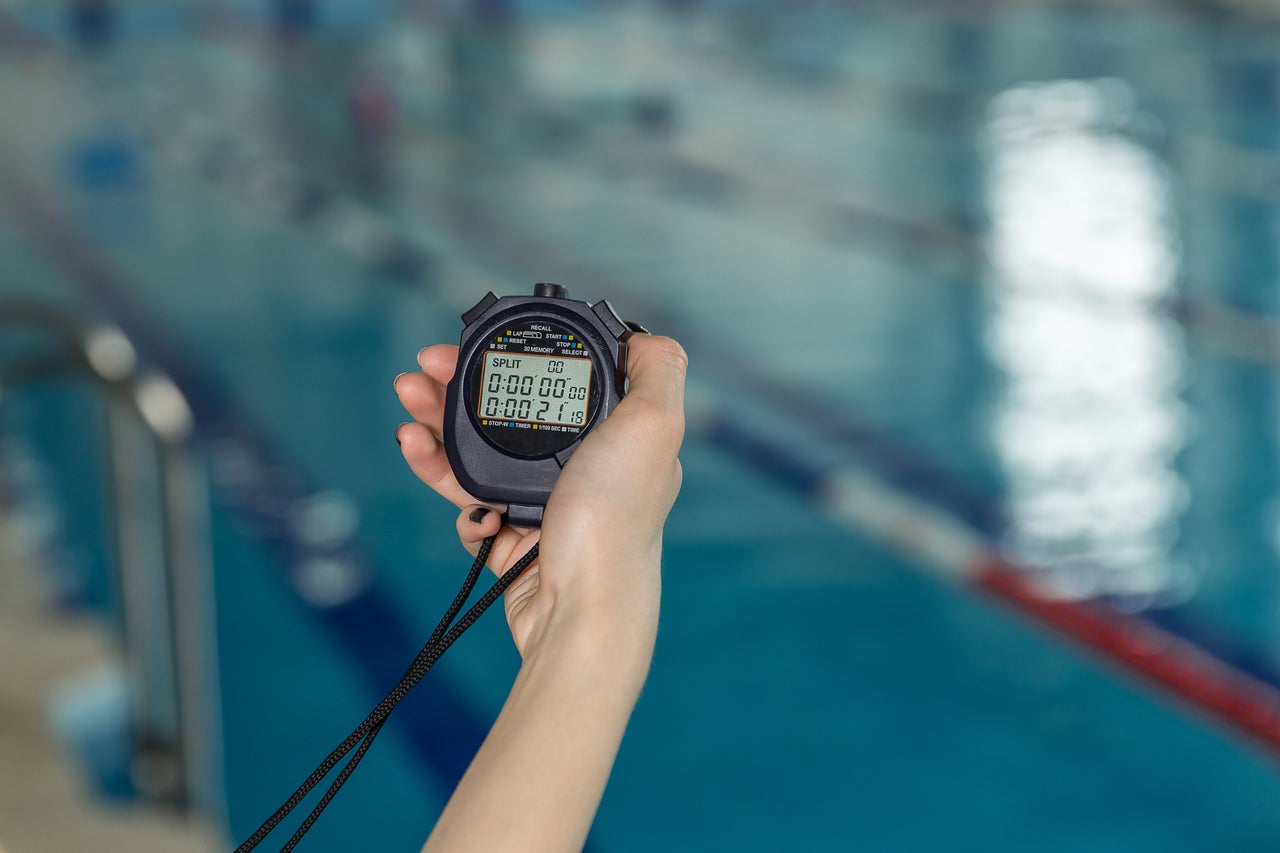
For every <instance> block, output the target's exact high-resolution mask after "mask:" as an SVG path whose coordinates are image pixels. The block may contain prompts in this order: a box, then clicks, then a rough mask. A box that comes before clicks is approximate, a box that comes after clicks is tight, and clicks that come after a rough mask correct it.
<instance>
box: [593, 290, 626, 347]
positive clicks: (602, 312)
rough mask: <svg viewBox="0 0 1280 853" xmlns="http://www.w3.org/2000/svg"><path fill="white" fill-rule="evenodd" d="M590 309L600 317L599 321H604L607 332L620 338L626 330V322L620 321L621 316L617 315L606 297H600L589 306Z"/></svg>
mask: <svg viewBox="0 0 1280 853" xmlns="http://www.w3.org/2000/svg"><path fill="white" fill-rule="evenodd" d="M591 310H592V311H594V312H595V314H596V316H597V317H599V318H600V322H602V323H604V326H605V328H606V329H608V330H609V334H611V335H613V336H614V337H615V338H620V337H622V336H623V334H625V333H626V331H627V324H626V323H624V322H622V318H621V317H619V316H618V312H617V311H614V310H613V306H612V305H610V304H609V301H608V300H607V299H601V300H600V301H599V302H597V303H596V304H595V305H592V306H591Z"/></svg>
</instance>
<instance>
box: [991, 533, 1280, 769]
mask: <svg viewBox="0 0 1280 853" xmlns="http://www.w3.org/2000/svg"><path fill="white" fill-rule="evenodd" d="M974 583H975V584H976V585H977V586H978V587H979V588H981V589H984V590H986V591H987V592H989V593H991V594H992V595H994V596H996V597H997V598H1000V599H1002V600H1004V601H1006V602H1008V603H1009V604H1010V605H1011V606H1013V607H1014V608H1016V609H1018V610H1021V611H1025V612H1027V613H1029V614H1030V615H1032V616H1034V617H1036V618H1037V619H1038V620H1039V621H1041V622H1044V623H1046V624H1048V625H1051V626H1053V627H1054V628H1056V629H1058V630H1059V631H1060V632H1061V633H1063V634H1066V635H1067V636H1069V637H1071V638H1072V639H1075V640H1077V641H1078V642H1079V643H1081V644H1082V645H1084V646H1087V647H1089V648H1091V649H1094V650H1095V651H1097V652H1098V653H1099V654H1101V655H1102V656H1103V657H1105V658H1106V659H1108V660H1112V661H1115V662H1116V663H1117V664H1118V665H1120V666H1121V667H1123V668H1124V669H1126V670H1128V671H1130V672H1133V673H1135V674H1137V675H1139V676H1141V677H1142V678H1144V679H1145V680H1147V681H1148V682H1151V683H1153V684H1155V685H1157V686H1159V687H1161V688H1163V689H1164V690H1165V691H1167V692H1168V693H1170V694H1172V695H1173V696H1174V697H1176V698H1178V699H1180V700H1182V701H1183V702H1185V703H1186V704H1188V705H1190V706H1192V707H1194V708H1196V709H1198V710H1200V711H1202V712H1204V713H1205V714H1207V715H1208V716H1210V717H1212V718H1214V719H1216V720H1218V721H1219V722H1221V723H1223V724H1225V725H1227V726H1229V727H1230V728H1232V729H1235V730H1237V731H1240V732H1242V733H1244V734H1245V735H1247V736H1249V737H1250V738H1251V739H1253V740H1255V741H1257V742H1259V743H1260V744H1262V745H1264V746H1266V747H1268V748H1269V749H1271V750H1273V751H1275V752H1277V753H1280V691H1277V690H1276V689H1275V688H1273V687H1272V686H1270V685H1269V684H1265V683H1263V682H1261V681H1258V680H1257V679H1255V678H1252V677H1250V676H1248V675H1246V674H1245V673H1243V672H1240V671H1239V670H1237V669H1234V668H1232V667H1230V666H1228V665H1227V664H1225V663H1223V662H1222V661H1220V660H1218V659H1217V658H1214V657H1212V656H1210V655H1208V654H1206V653H1205V652H1204V651H1203V650H1202V649H1200V648H1199V647H1198V646H1196V645H1194V644H1192V643H1190V642H1188V641H1187V640H1184V639H1182V638H1180V637H1177V636H1175V635H1173V634H1171V633H1169V632H1167V631H1164V630H1162V629H1161V628H1159V627H1157V626H1155V625H1153V624H1151V623H1150V622H1147V621H1145V620H1143V619H1140V618H1138V617H1136V616H1130V615H1128V614H1126V613H1122V612H1120V611H1118V610H1115V609H1114V608H1111V607H1106V606H1103V605H1100V604H1095V603H1090V602H1087V601H1084V602H1082V601H1064V600H1059V599H1052V598H1049V597H1047V596H1046V595H1045V594H1044V593H1043V592H1041V591H1039V590H1038V589H1036V587H1035V584H1034V578H1033V577H1032V576H1030V574H1029V572H1028V571H1027V570H1024V569H1019V568H1018V567H1016V566H1014V565H1011V564H1009V563H1008V562H1006V561H1004V560H1002V559H1000V558H999V557H995V556H990V557H988V558H987V559H985V560H983V561H982V562H981V563H979V565H978V569H977V572H976V574H975V576H974Z"/></svg>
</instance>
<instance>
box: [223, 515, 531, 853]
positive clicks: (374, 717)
mask: <svg viewBox="0 0 1280 853" xmlns="http://www.w3.org/2000/svg"><path fill="white" fill-rule="evenodd" d="M496 538H497V535H496V534H495V535H494V536H490V537H489V538H488V539H486V540H484V542H483V543H482V544H481V546H480V552H479V553H478V554H477V555H476V559H475V562H473V563H472V564H471V570H470V571H469V572H467V578H466V580H465V581H463V582H462V588H461V589H459V590H458V595H457V596H456V597H455V598H454V599H453V603H452V604H450V605H449V609H448V611H446V612H445V614H444V618H443V619H441V620H440V623H439V624H438V625H436V628H435V630H434V631H432V632H431V637H430V638H429V639H428V640H427V642H426V645H424V646H423V647H422V650H421V651H419V652H418V655H417V657H415V658H414V659H413V663H411V664H409V668H408V669H407V670H405V673H404V675H402V676H400V680H399V681H398V682H397V683H396V686H395V687H393V688H391V691H390V692H389V693H387V695H386V696H384V697H382V701H381V702H379V703H378V704H377V706H376V707H375V708H374V709H373V710H372V711H370V712H369V715H368V716H367V717H365V718H364V721H363V722H361V723H360V725H358V726H356V728H355V730H354V731H352V732H351V734H349V735H347V736H346V738H345V739H344V740H343V741H342V743H340V744H338V746H337V747H336V748H335V749H334V750H333V752H331V753H329V755H328V757H326V758H325V760H324V761H322V762H320V765H319V766H318V767H316V769H315V770H313V771H312V772H311V775H310V776H308V777H307V778H306V780H305V781H304V782H303V783H302V784H301V785H299V786H298V790H296V791H294V792H293V795H292V796H290V797H289V799H287V800H285V802H284V805H282V806H280V808H278V809H276V811H275V813H274V814H272V815H271V817H269V818H267V819H266V820H265V821H264V822H263V824H262V826H260V827H258V828H257V830H255V831H254V833H253V835H250V836H249V837H248V838H247V839H245V841H244V843H243V844H241V845H240V846H239V847H237V848H236V849H235V853H248V851H250V850H252V849H253V848H255V847H257V846H258V845H259V844H260V843H262V841H263V839H265V838H266V837H267V836H268V835H270V834H271V832H272V830H274V829H275V828H276V827H277V826H278V825H279V824H280V822H281V821H282V820H284V819H285V818H286V817H288V815H289V813H290V812H292V811H293V810H294V809H295V808H297V807H298V804H299V803H301V802H302V801H303V799H305V798H306V796H307V794H309V793H310V792H311V790H312V789H313V788H315V787H316V786H317V785H319V784H320V782H321V781H323V780H324V777H326V776H328V775H329V774H330V773H331V772H332V771H333V768H335V767H337V766H338V762H339V761H341V760H342V759H343V757H344V756H345V755H346V754H347V753H349V752H351V750H352V749H355V754H354V755H352V756H351V758H350V759H349V760H348V761H347V763H346V765H345V766H344V767H343V768H342V770H341V771H340V772H339V773H338V775H337V777H335V778H334V780H333V783H332V784H330V785H329V790H327V791H325V793H324V796H323V797H322V798H321V799H320V802H318V803H316V806H315V808H313V809H312V810H311V814H309V815H307V819H306V820H304V821H303V822H302V824H301V825H300V826H299V827H298V829H297V831H296V832H294V833H293V837H292V838H290V839H289V841H288V842H287V843H286V844H285V845H284V846H283V847H281V848H280V853H288V851H290V850H292V849H293V848H294V847H296V846H297V844H298V842H299V841H301V840H302V836H304V835H306V834H307V830H309V829H311V827H312V825H314V824H315V822H316V818H318V817H320V813H321V812H322V811H324V809H325V807H326V806H328V805H329V802H330V801H331V800H332V799H333V798H334V796H335V795H336V794H337V793H338V791H339V790H341V789H342V786H343V785H344V784H346V781H347V779H348V778H350V777H351V774H352V773H353V772H355V769H356V766H357V765H359V763H360V760H361V759H362V758H364V754H365V753H366V752H368V751H369V747H370V745H372V744H373V741H374V738H376V737H377V736H378V732H380V731H382V727H383V725H384V724H385V723H386V722H387V717H389V716H390V715H391V712H392V711H393V710H395V707H396V705H398V704H400V700H401V699H403V698H404V697H405V696H407V695H408V694H409V691H410V690H412V689H413V688H414V686H415V685H416V684H417V683H418V682H419V681H421V680H422V676H424V675H426V674H427V670H429V669H431V667H432V666H434V665H435V662H436V661H438V660H439V659H440V656H441V655H443V654H444V653H445V652H446V651H448V650H449V647H450V646H452V645H453V644H454V641H456V640H457V639H458V638H459V637H461V636H462V633H463V632H464V631H466V630H467V629H468V628H470V627H471V626H472V625H474V624H475V622H476V620H477V619H479V618H480V616H481V614H483V613H484V612H485V611H486V610H488V609H489V605H491V604H493V603H494V602H495V601H497V600H498V597H499V596H501V595H502V594H503V593H504V592H506V590H507V587H509V586H511V583H512V582H513V581H514V580H515V579H516V578H518V577H519V576H520V573H521V572H523V571H524V570H525V569H526V568H528V566H529V564H530V563H532V562H533V561H534V560H536V559H537V558H538V546H537V544H535V545H534V546H533V547H532V548H530V549H529V553H527V554H525V555H524V556H523V557H521V558H520V559H519V560H518V561H517V562H516V563H515V565H513V566H512V567H511V568H509V569H507V571H506V573H505V574H503V575H502V577H500V578H498V580H497V581H496V582H495V583H494V585H493V586H491V587H490V588H489V591H488V592H486V593H485V594H484V595H483V596H481V597H480V599H479V600H478V601H477V602H476V603H475V604H473V605H471V609H469V610H468V611H467V612H466V613H464V614H463V615H462V618H461V619H458V621H457V623H456V624H454V625H453V627H452V628H450V627H449V625H450V623H452V622H453V620H454V618H455V617H457V615H458V612H459V611H460V610H462V605H464V604H466V603H467V599H468V598H470V597H471V591H472V590H473V589H475V586H476V581H477V580H479V578H480V573H481V572H482V571H484V564H485V562H486V561H487V560H488V559H489V551H490V550H491V549H492V548H493V541H494V539H496ZM357 744H359V747H358V748H357V746H356V745H357Z"/></svg>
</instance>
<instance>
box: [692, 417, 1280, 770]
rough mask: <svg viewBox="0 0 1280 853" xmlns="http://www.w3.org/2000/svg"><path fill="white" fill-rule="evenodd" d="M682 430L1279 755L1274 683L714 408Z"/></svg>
mask: <svg viewBox="0 0 1280 853" xmlns="http://www.w3.org/2000/svg"><path fill="white" fill-rule="evenodd" d="M689 429H690V432H691V433H692V434H694V435H696V436H697V437H698V438H699V439H701V440H702V441H703V442H705V443H707V444H710V445H711V446H713V447H715V448H717V449H718V450H720V451H722V452H724V453H725V454H727V455H728V456H730V457H732V458H733V459H735V460H737V461H738V462H739V463H741V464H742V465H744V466H746V467H748V468H751V469H754V470H756V471H757V472H759V473H761V474H763V475H765V476H766V477H768V478H769V479H770V480H771V481H772V482H774V483H777V484H779V485H782V486H785V487H787V488H789V489H790V490H791V491H793V492H797V493H799V494H800V495H801V496H803V497H804V498H805V499H807V500H809V501H812V502H814V503H817V504H818V505H819V506H821V507H822V508H823V509H824V510H825V511H826V512H827V513H828V514H829V515H830V516H831V517H833V518H835V519H836V520H837V521H839V522H841V523H842V524H844V525H846V526H848V527H850V528H851V529H853V530H854V531H856V532H858V533H861V534H870V535H871V537H872V538H873V539H875V540H876V541H879V542H881V543H882V544H884V545H886V546H887V547H889V548H890V549H891V550H893V551H895V552H897V553H899V554H901V555H903V556H905V557H907V558H908V559H909V561H910V562H912V563H913V564H915V565H917V566H920V567H921V568H923V569H924V570H925V571H926V572H927V573H928V574H931V575H934V576H935V577H937V578H939V579H941V580H944V581H946V582H950V583H955V584H958V585H960V586H963V587H967V588H969V589H972V590H975V591H977V592H980V593H982V594H984V595H986V596H987V597H990V598H993V599H995V600H997V601H999V602H1000V603H1002V604H1004V605H1005V606H1006V608H1007V609H1009V610H1011V611H1013V612H1014V613H1017V614H1020V615H1021V616H1023V617H1024V618H1026V619H1027V620H1028V621H1029V622H1031V623H1033V624H1037V625H1039V626H1041V627H1042V628H1045V629H1048V630H1051V631H1052V632H1054V633H1056V634H1058V635H1060V636H1063V637H1065V638H1067V639H1069V640H1071V641H1072V642H1074V643H1075V644H1076V645H1077V646H1079V647H1082V648H1084V649H1085V650H1087V651H1089V652H1091V653H1092V656H1093V657H1094V658H1095V659H1096V660H1099V661H1101V662H1102V663H1103V664H1105V665H1107V666H1109V667H1110V668H1112V669H1113V670H1115V671H1118V672H1120V673H1122V674H1125V675H1129V676H1133V677H1136V679H1137V680H1138V681H1140V682H1141V683H1144V684H1146V685H1149V686H1151V687H1154V688H1156V689H1157V691H1158V693H1159V694H1160V695H1164V696H1166V697H1169V698H1171V699H1173V700H1175V702H1176V703H1177V704H1178V705H1180V706H1182V707H1184V708H1187V709H1190V710H1192V711H1194V712H1197V713H1198V714H1199V715H1201V716H1203V717H1204V718H1207V719H1209V720H1212V721H1213V722H1214V723H1216V724H1217V725H1218V726H1219V727H1221V728H1223V729H1225V730H1227V731H1230V732H1234V733H1236V734H1238V735H1240V736H1242V737H1243V738H1245V739H1246V740H1247V742H1249V743H1251V744H1254V745H1257V746H1260V747H1262V748H1263V749H1264V750H1265V752H1266V753H1267V754H1268V755H1269V756H1270V757H1271V758H1273V759H1276V760H1280V688H1277V686H1276V685H1275V684H1274V683H1268V682H1267V681H1265V680H1263V679H1262V678H1260V677H1258V676H1257V675H1255V674H1252V673H1249V672H1246V671H1243V670H1242V669H1240V668H1239V667H1237V666H1234V665H1232V664H1231V663H1229V662H1227V661H1224V660H1222V659H1220V658H1218V657H1215V656H1214V655H1212V654H1210V653H1209V652H1208V651H1206V650H1205V649H1203V648H1202V647H1201V646H1200V645H1198V644H1197V643H1195V642H1193V641H1192V640H1189V639H1187V638H1185V637H1182V636H1178V635H1176V634H1173V633H1171V632H1169V631H1168V630H1165V629H1164V628H1162V627H1160V626H1159V625H1157V624H1155V623H1153V622H1151V621H1150V620H1148V619H1144V618H1143V617H1140V616H1137V615H1135V614H1131V613H1127V612H1124V611H1122V610H1120V609H1118V608H1116V607H1114V606H1112V605H1110V604H1108V603H1107V602H1106V601H1104V600H1097V599H1094V600H1075V599H1064V598H1060V597H1056V596H1054V595H1053V594H1051V593H1050V592H1049V591H1048V589H1047V588H1046V586H1045V585H1044V584H1043V583H1041V581H1040V579H1039V578H1038V577H1037V572H1036V570H1035V567H1033V566H1030V565H1026V564H1021V563H1018V562H1016V561H1015V560H1013V559H1011V558H1009V557H1006V556H1004V555H1002V554H1000V553H999V552H998V551H997V550H996V549H995V548H994V547H993V546H992V544H991V543H990V541H989V540H988V539H987V537H985V536H984V535H983V534H982V533H980V532H979V531H976V530H974V529H972V528H971V527H969V526H968V525H966V524H964V523H963V522H962V521H960V520H958V519H955V518H953V517H951V516H949V515H947V514H946V513H945V512H944V511H940V510H939V509H938V508H937V507H935V506H932V505H930V504H929V503H928V501H927V500H922V499H920V498H919V497H918V496H916V495H912V494H909V493H907V492H904V491H902V490H899V489H897V488H895V487H894V486H893V485H892V484H889V483H886V482H884V481H883V480H881V479H879V478H877V477H875V476H872V475H870V474H868V473H866V472H863V471H856V470H852V469H850V470H845V471H830V470H827V469H823V468H819V467H816V466H812V465H807V464H805V463H803V462H801V461H799V460H797V459H796V458H795V457H794V455H793V453H792V452H791V451H790V450H789V449H788V448H787V447H786V446H785V445H783V444H781V443H778V442H776V441H771V440H770V439H767V438H762V437H761V436H759V435H755V434H752V433H751V432H749V431H747V430H745V429H743V428H742V427H741V426H740V425H739V424H737V423H736V422H735V421H734V420H732V419H729V418H723V417H719V416H717V415H716V414H715V413H714V412H701V413H697V414H695V415H694V416H693V417H691V418H690V422H689Z"/></svg>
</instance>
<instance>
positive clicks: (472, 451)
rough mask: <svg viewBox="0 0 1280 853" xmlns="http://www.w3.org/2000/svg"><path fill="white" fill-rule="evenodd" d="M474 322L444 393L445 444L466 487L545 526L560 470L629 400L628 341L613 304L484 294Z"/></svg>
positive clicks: (628, 328)
mask: <svg viewBox="0 0 1280 853" xmlns="http://www.w3.org/2000/svg"><path fill="white" fill-rule="evenodd" d="M462 322H463V323H464V324H465V326H466V328H464V329H463V331H462V338H461V341H460V343H459V346H458V367H457V370H456V372H455V373H454V375H453V379H452V380H450V382H449V387H448V390H447V396H446V400H445V417H444V446H445V451H446V452H447V454H448V457H449V464H450V466H451V467H452V468H453V473H454V476H456V477H457V479H458V482H459V484H461V485H462V487H463V488H464V489H466V490H467V491H468V492H470V493H471V495H473V496H474V497H476V498H477V499H479V500H482V501H486V502H493V503H504V504H506V505H507V522H508V523H509V524H511V525H513V526H516V527H540V526H541V525H542V511H543V508H544V507H545V506H546V503H547V499H548V498H549V497H550V496H551V488H552V486H554V485H555V481H556V478H557V477H558V476H559V474H560V469H561V468H563V467H564V465H565V463H566V462H567V461H568V460H569V457H570V456H571V455H572V454H573V452H574V451H575V450H577V449H578V447H579V446H580V445H581V444H582V440H583V439H584V438H585V437H586V436H587V435H588V434H589V433H590V432H591V430H592V429H594V428H595V427H596V426H598V425H599V424H600V423H602V422H603V421H604V420H605V419H606V418H607V417H609V414H610V412H612V411H613V409H614V407H615V406H617V405H618V403H619V402H621V400H622V396H623V394H624V393H625V386H626V365H627V344H626V340H627V338H628V337H629V336H630V335H631V334H632V329H633V328H635V329H638V328H640V327H638V326H633V325H632V324H628V323H625V322H623V320H622V319H620V318H619V317H618V315H617V313H616V312H615V311H614V310H613V307H612V306H610V305H609V303H608V302H606V301H604V300H601V301H600V302H597V303H595V304H594V305H592V304H590V303H587V302H581V301H578V300H575V299H570V298H569V294H568V290H567V289H566V288H564V287H563V286H561V285H558V284H546V283H543V284H536V285H534V289H533V296H502V297H499V296H495V295H494V294H493V293H488V294H485V296H484V298H483V299H481V300H480V301H479V302H478V303H476V305H475V306H474V307H472V308H471V309H470V310H469V311H467V312H466V313H465V314H463V315H462Z"/></svg>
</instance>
